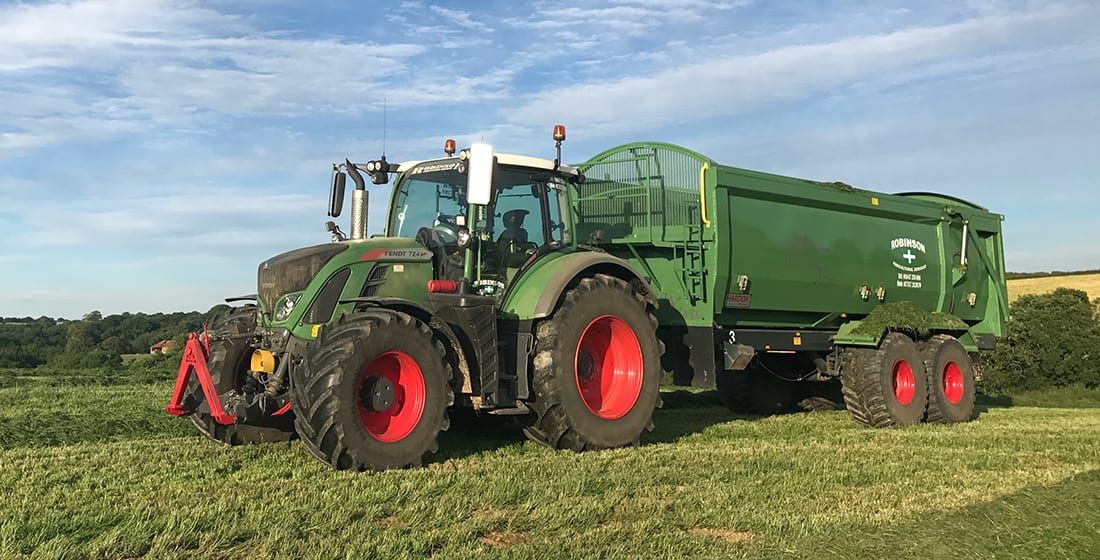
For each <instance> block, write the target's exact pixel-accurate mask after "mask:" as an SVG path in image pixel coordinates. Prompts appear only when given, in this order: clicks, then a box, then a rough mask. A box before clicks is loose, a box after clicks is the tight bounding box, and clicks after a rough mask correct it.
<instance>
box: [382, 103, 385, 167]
mask: <svg viewBox="0 0 1100 560" xmlns="http://www.w3.org/2000/svg"><path fill="white" fill-rule="evenodd" d="M382 159H386V98H385V97H383V98H382Z"/></svg>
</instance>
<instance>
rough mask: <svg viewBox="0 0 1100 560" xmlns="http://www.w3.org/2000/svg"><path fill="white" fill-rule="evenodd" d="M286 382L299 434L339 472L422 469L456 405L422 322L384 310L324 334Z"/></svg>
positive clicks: (439, 348)
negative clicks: (412, 467) (422, 462)
mask: <svg viewBox="0 0 1100 560" xmlns="http://www.w3.org/2000/svg"><path fill="white" fill-rule="evenodd" d="M290 380H291V401H292V402H293V403H294V410H295V411H297V416H296V417H295V427H296V429H297V431H298V436H299V437H300V438H301V439H302V442H303V443H304V444H305V446H306V449H308V450H309V452H310V453H311V454H312V455H313V456H314V457H316V458H317V459H320V460H321V461H322V462H324V463H327V464H329V465H331V466H332V467H333V468H335V469H341V470H343V469H351V470H358V471H362V470H368V469H369V470H384V469H391V468H402V467H407V466H419V465H420V464H421V461H422V460H423V458H424V455H425V454H426V453H428V452H433V453H434V452H435V451H436V450H437V449H438V446H437V443H436V437H437V436H438V435H439V432H440V431H441V430H445V429H447V427H448V419H447V407H449V406H450V405H451V404H452V403H453V402H454V393H453V392H452V390H451V385H450V383H451V369H450V366H449V365H447V361H446V360H445V359H444V349H443V345H442V344H441V343H440V342H439V341H438V340H435V339H434V338H433V336H432V332H431V330H429V329H428V327H427V325H425V324H424V323H423V322H421V321H420V320H418V319H416V318H414V317H412V316H410V315H407V314H405V313H400V312H397V311H391V310H388V309H376V310H370V311H365V312H360V313H355V314H353V315H345V316H344V317H342V318H341V319H340V321H339V323H337V324H336V325H333V326H331V327H329V328H327V329H324V330H322V332H321V336H320V338H318V339H317V340H315V341H314V342H312V343H310V345H309V346H308V347H307V349H306V353H305V359H304V361H303V362H302V364H301V366H300V367H297V368H294V369H293V370H291V376H290Z"/></svg>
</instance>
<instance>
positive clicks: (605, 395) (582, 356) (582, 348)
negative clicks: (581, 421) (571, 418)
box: [573, 315, 645, 420]
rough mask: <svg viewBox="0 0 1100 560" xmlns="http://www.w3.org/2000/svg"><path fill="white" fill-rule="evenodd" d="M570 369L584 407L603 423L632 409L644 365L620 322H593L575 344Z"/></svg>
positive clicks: (630, 331)
mask: <svg viewBox="0 0 1100 560" xmlns="http://www.w3.org/2000/svg"><path fill="white" fill-rule="evenodd" d="M575 356H576V358H575V361H574V364H573V366H574V369H575V370H576V376H577V389H578V391H580V396H581V400H582V401H583V403H584V406H585V407H587V408H588V410H589V411H590V412H592V414H595V415H596V416H597V417H598V418H601V419H603V420H617V419H619V418H622V417H623V416H626V415H627V413H629V412H630V411H631V410H632V409H633V408H634V403H636V402H638V398H639V396H640V395H641V392H642V377H643V376H644V374H645V367H644V365H645V362H644V361H643V359H642V347H641V344H639V343H638V336H637V335H636V334H634V331H633V329H631V327H630V325H629V324H628V323H627V322H626V321H625V320H623V319H621V318H619V317H616V316H614V315H601V316H599V317H596V318H595V319H593V320H592V321H591V322H590V323H588V326H587V327H585V329H584V331H583V332H582V333H581V337H580V340H579V341H578V342H577V352H576V354H575Z"/></svg>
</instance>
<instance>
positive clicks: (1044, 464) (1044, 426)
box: [0, 383, 1100, 560]
mask: <svg viewBox="0 0 1100 560" xmlns="http://www.w3.org/2000/svg"><path fill="white" fill-rule="evenodd" d="M169 390H170V387H169V386H168V385H167V384H165V383H157V384H152V385H149V384H146V385H121V386H114V387H102V388H89V387H78V386H60V387H34V386H29V387H28V386H20V387H9V388H4V389H0V492H2V494H3V496H4V502H3V509H2V511H3V515H2V516H0V558H18V557H21V556H31V557H34V558H133V557H153V558H268V557H271V558H324V559H331V558H371V557H379V558H402V557H410V558H411V557H422V556H427V555H433V556H435V557H441V558H529V557H537V558H593V557H601V558H642V557H652V558H690V559H692V560H697V559H699V558H772V557H783V558H807V559H809V558H813V559H820V558H860V559H866V558H947V557H958V558H1097V557H1100V533H1098V527H1100V470H1098V469H1100V409H1097V408H1080V409H1071V408H1027V407H997V406H994V407H992V408H990V409H989V410H987V411H985V412H984V413H983V414H982V415H981V416H980V418H979V419H978V420H977V421H976V422H973V423H969V424H962V425H954V426H936V425H921V426H916V427H914V428H910V429H903V430H871V429H867V428H862V427H859V426H857V425H856V424H855V423H853V422H852V421H851V419H850V418H849V417H848V415H847V413H845V412H833V413H815V414H796V415H789V416H781V417H772V418H749V417H738V416H733V415H731V414H730V413H728V412H726V411H725V409H724V408H721V407H719V406H718V405H717V404H711V402H710V399H711V398H712V395H711V394H708V393H703V394H690V393H685V392H683V391H680V392H677V393H675V394H669V395H668V396H667V398H666V401H667V402H668V403H669V406H667V407H666V408H665V409H664V410H661V411H659V412H658V414H657V417H656V424H657V430H656V431H655V432H653V433H651V434H649V435H648V436H647V437H646V438H645V440H644V441H643V445H642V447H640V448H637V449H618V450H613V451H605V452H595V453H583V454H580V455H577V454H574V453H572V452H554V451H551V450H548V449H544V448H542V447H539V446H537V445H535V444H533V443H530V442H527V441H525V440H524V438H523V436H522V434H521V431H520V428H519V427H518V426H517V425H515V424H514V423H512V422H511V421H509V420H508V419H500V418H486V419H484V420H481V421H476V422H475V421H470V420H469V419H465V420H463V419H459V421H456V422H455V424H456V425H455V427H454V428H453V429H452V431H451V432H450V433H449V434H447V435H445V436H444V438H443V440H442V449H441V453H440V454H439V455H437V456H436V457H435V460H434V461H433V462H432V463H430V464H429V465H428V466H427V467H426V468H423V469H413V470H398V471H388V472H383V473H376V474H371V473H363V474H355V473H347V472H334V471H332V470H330V469H329V468H327V467H326V466H325V465H322V464H321V463H318V462H317V461H315V460H313V459H311V458H310V457H309V456H308V454H307V453H306V451H305V450H304V449H303V448H302V446H301V445H300V444H298V443H292V444H275V445H263V446H250V447H237V448H228V447H222V446H218V445H216V444H213V443H211V442H209V441H207V440H204V439H201V438H199V436H197V435H192V433H191V432H190V430H189V428H190V426H189V425H187V424H186V423H182V422H178V421H172V420H171V419H170V418H168V417H167V415H166V414H165V413H164V411H163V402H164V401H165V399H166V394H167V392H168V391H169ZM1043 399H1045V401H1046V402H1050V401H1052V400H1054V401H1057V396H1051V395H1046V396H1044V397H1043ZM1091 399H1092V402H1096V400H1097V399H1096V397H1095V394H1093V395H1092V396H1091ZM1023 400H1024V401H1026V399H1023ZM1041 400H1042V399H1041ZM1077 400H1078V401H1080V400H1082V399H1077ZM1084 400H1086V401H1087V400H1088V399H1087V398H1086V399H1084Z"/></svg>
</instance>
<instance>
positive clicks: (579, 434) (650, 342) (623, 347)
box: [525, 274, 664, 451]
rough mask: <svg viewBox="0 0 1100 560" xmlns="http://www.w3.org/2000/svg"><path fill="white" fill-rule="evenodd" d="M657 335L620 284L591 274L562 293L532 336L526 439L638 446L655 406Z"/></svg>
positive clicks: (564, 445)
mask: <svg viewBox="0 0 1100 560" xmlns="http://www.w3.org/2000/svg"><path fill="white" fill-rule="evenodd" d="M656 329H657V320H656V318H654V317H653V315H651V314H650V313H649V312H648V310H647V309H646V303H645V301H644V300H643V299H642V297H641V296H640V295H638V294H636V293H635V292H634V291H633V290H632V289H631V287H630V285H629V284H627V283H626V282H625V281H623V280H621V279H619V278H615V277H613V276H608V275H605V274H597V275H596V276H595V277H591V278H584V279H582V280H581V281H580V283H579V284H577V286H576V287H574V288H573V289H571V290H569V291H568V292H566V294H565V297H564V298H563V299H562V302H561V304H560V305H559V307H558V309H557V310H556V311H555V312H554V314H553V315H552V316H551V317H550V318H549V319H547V320H545V321H543V322H541V323H539V325H538V328H537V339H538V342H537V345H538V346H537V350H536V354H535V360H534V376H533V377H534V380H533V381H534V382H533V387H532V389H533V393H534V395H533V396H534V400H533V401H532V402H531V403H529V404H530V407H531V409H532V410H533V411H534V412H535V419H534V422H533V423H532V425H531V426H529V427H528V428H527V429H526V430H525V433H526V434H527V437H529V438H530V439H532V440H534V441H536V442H539V443H541V444H543V445H546V446H548V447H552V448H557V449H573V450H575V451H582V450H585V449H602V448H610V447H622V446H624V445H628V444H631V443H637V442H638V438H639V436H640V435H641V433H642V431H643V430H646V429H652V427H653V409H654V408H655V407H656V406H657V403H658V402H659V395H658V392H659V389H660V384H661V354H662V352H663V347H664V345H663V344H662V343H661V342H660V341H659V340H658V339H657V332H656Z"/></svg>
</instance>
